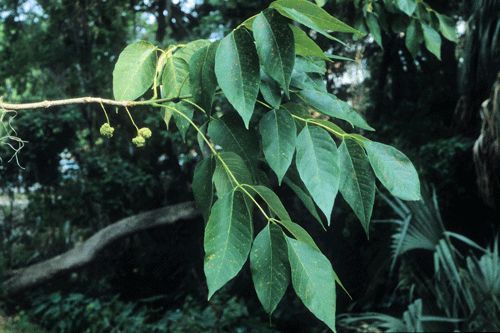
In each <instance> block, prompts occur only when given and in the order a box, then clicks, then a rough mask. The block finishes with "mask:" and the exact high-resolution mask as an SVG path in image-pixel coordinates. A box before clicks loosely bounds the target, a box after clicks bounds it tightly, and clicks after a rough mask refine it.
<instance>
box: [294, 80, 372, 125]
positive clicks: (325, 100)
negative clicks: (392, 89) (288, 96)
mask: <svg viewBox="0 0 500 333" xmlns="http://www.w3.org/2000/svg"><path fill="white" fill-rule="evenodd" d="M299 96H300V97H301V98H302V99H303V100H304V102H306V103H307V104H309V105H310V106H312V107H313V108H315V109H317V110H318V111H319V112H321V113H323V114H326V115H327V116H331V117H335V118H338V119H342V120H345V121H347V122H349V123H351V124H352V125H353V126H357V127H359V128H362V129H364V130H367V131H373V130H374V129H373V128H372V127H371V126H370V125H368V123H367V122H366V121H365V120H364V119H363V117H362V116H361V115H360V114H359V113H357V112H356V111H354V109H353V108H352V107H351V106H350V105H349V104H347V103H346V102H344V101H342V100H340V99H338V98H337V97H336V96H335V95H332V94H329V93H327V92H324V91H318V90H314V89H306V90H302V91H300V92H299Z"/></svg>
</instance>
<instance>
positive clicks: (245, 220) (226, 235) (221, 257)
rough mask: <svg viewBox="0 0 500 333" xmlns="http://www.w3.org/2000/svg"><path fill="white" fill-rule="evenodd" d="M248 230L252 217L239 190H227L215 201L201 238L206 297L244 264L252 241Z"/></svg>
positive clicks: (250, 231) (251, 229) (209, 296)
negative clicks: (203, 235)
mask: <svg viewBox="0 0 500 333" xmlns="http://www.w3.org/2000/svg"><path fill="white" fill-rule="evenodd" d="M252 233H253V227H252V219H251V215H250V213H249V211H248V209H247V206H246V205H245V201H244V200H243V194H242V193H240V192H238V191H231V192H229V193H227V194H226V195H225V196H223V197H222V198H220V199H219V200H217V201H216V202H215V204H214V206H213V207H212V212H211V213H210V218H209V219H208V222H207V225H206V227H205V238H204V247H205V261H204V269H205V276H206V278H207V285H208V298H209V299H210V298H211V297H212V295H213V294H214V293H215V292H216V291H217V290H219V289H220V288H221V287H222V286H224V285H225V284H226V283H227V282H228V281H229V280H231V279H232V278H233V277H235V276H236V274H238V272H239V271H240V270H241V268H242V267H243V265H244V264H245V261H246V260H247V257H248V253H249V252H250V248H251V245H252Z"/></svg>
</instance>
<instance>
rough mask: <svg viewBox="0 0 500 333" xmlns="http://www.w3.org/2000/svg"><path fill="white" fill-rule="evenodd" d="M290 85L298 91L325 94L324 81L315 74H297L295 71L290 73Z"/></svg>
mask: <svg viewBox="0 0 500 333" xmlns="http://www.w3.org/2000/svg"><path fill="white" fill-rule="evenodd" d="M290 85H291V86H292V87H295V88H299V89H313V90H317V91H322V92H324V93H327V92H328V91H327V89H326V81H325V80H324V78H323V77H322V76H321V75H318V74H315V73H304V72H298V71H296V70H295V69H294V70H293V73H292V81H291V82H290Z"/></svg>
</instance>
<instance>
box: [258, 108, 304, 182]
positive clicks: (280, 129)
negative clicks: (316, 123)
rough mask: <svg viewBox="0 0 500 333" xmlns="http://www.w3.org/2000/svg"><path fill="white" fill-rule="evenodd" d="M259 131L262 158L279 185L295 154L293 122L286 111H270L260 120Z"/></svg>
mask: <svg viewBox="0 0 500 333" xmlns="http://www.w3.org/2000/svg"><path fill="white" fill-rule="evenodd" d="M259 129H260V135H261V139H262V149H263V150H264V156H265V158H266V161H267V163H268V164H269V166H270V167H271V169H272V170H273V171H274V173H276V176H277V177H278V182H279V183H280V184H281V181H282V179H283V177H284V176H285V173H286V171H287V170H288V168H289V167H290V164H292V158H293V153H294V152H295V140H296V137H297V128H296V126H295V121H294V120H293V118H292V116H291V115H290V113H289V112H288V111H285V110H283V109H280V110H271V111H269V112H268V113H266V114H265V115H264V116H263V117H262V118H261V120H260V124H259Z"/></svg>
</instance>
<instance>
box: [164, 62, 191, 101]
mask: <svg viewBox="0 0 500 333" xmlns="http://www.w3.org/2000/svg"><path fill="white" fill-rule="evenodd" d="M161 81H162V86H163V89H162V96H163V98H175V97H179V96H188V95H190V94H191V89H190V86H189V66H188V64H187V62H186V61H184V59H182V58H180V57H178V56H177V55H173V56H171V57H168V58H167V60H166V61H165V67H164V68H163V74H162V78H161Z"/></svg>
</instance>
